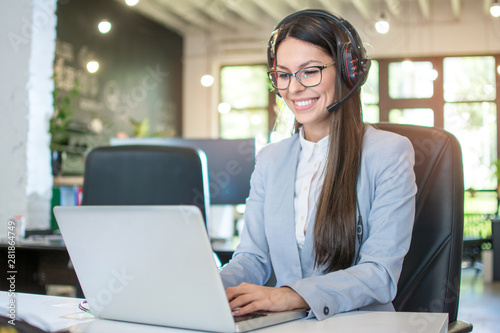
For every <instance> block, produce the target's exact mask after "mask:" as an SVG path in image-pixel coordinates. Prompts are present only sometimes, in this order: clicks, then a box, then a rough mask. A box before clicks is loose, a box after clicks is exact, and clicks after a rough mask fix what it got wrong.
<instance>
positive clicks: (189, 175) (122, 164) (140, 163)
mask: <svg viewBox="0 0 500 333" xmlns="http://www.w3.org/2000/svg"><path fill="white" fill-rule="evenodd" d="M181 204H186V205H195V206H197V207H199V208H200V210H201V212H202V214H203V217H204V219H205V222H206V223H207V224H208V209H209V207H210V199H209V191H208V171H207V166H206V157H205V154H204V153H202V152H201V151H198V150H196V149H194V148H187V147H166V146H146V145H137V146H110V147H99V148H95V149H93V150H92V151H91V152H90V153H89V154H88V156H87V159H86V162H85V174H84V181H83V198H82V205H181Z"/></svg>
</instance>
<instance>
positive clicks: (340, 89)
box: [221, 10, 416, 320]
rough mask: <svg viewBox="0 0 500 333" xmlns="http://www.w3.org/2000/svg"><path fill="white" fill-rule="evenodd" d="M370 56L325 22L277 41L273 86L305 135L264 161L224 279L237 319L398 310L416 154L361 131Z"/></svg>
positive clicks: (294, 20)
mask: <svg viewBox="0 0 500 333" xmlns="http://www.w3.org/2000/svg"><path fill="white" fill-rule="evenodd" d="M362 45H363V44H362V42H361V40H360V38H359V36H358V35H357V33H356V31H355V29H354V28H353V27H352V26H351V25H350V24H349V23H348V22H347V21H345V20H344V19H342V18H340V17H338V16H336V15H333V14H331V13H328V12H326V11H322V10H304V11H300V12H297V13H294V14H291V15H289V16H288V17H286V18H285V19H284V20H283V21H281V22H280V23H279V24H278V25H277V28H276V30H275V31H274V32H273V33H272V35H271V38H270V41H269V46H268V67H269V72H268V75H269V78H270V81H271V84H272V85H273V88H274V90H275V92H276V94H277V95H278V96H279V97H280V99H281V100H282V101H283V103H285V104H286V105H287V107H288V108H289V109H290V110H291V111H292V112H293V114H294V117H295V125H296V128H297V129H298V133H295V134H294V135H292V136H291V137H290V138H288V139H285V140H282V141H280V142H277V143H273V144H269V145H267V146H266V147H264V148H263V149H262V150H261V151H260V152H259V154H258V156H257V163H256V166H255V171H254V173H253V176H252V179H251V189H250V195H249V198H248V199H247V202H246V210H245V215H244V227H243V231H242V233H241V242H240V244H239V245H238V247H237V249H236V252H235V254H234V256H233V258H232V259H231V261H230V262H229V263H228V264H227V265H225V266H224V268H223V269H222V271H221V277H222V280H223V283H224V285H225V287H226V288H227V289H226V294H227V297H228V300H229V302H230V306H231V308H232V309H233V311H234V312H233V313H234V315H244V314H247V313H250V312H253V311H256V310H268V311H281V310H290V309H295V308H307V309H310V312H309V316H310V317H316V318H318V319H320V320H322V319H325V318H328V317H330V316H333V315H334V314H336V313H340V312H344V311H350V310H353V309H360V308H361V309H364V307H365V306H368V307H369V308H370V309H371V310H375V309H378V310H393V309H394V308H393V305H392V303H391V301H392V299H393V298H394V296H395V295H396V291H397V282H398V279H399V274H400V273H401V267H402V262H403V258H404V256H405V255H406V253H407V251H408V247H409V243H410V235H411V231H412V226H413V219H414V213H415V207H414V205H415V193H416V186H415V175H414V172H413V165H414V152H413V148H412V145H411V143H410V142H409V140H408V139H406V138H403V137H401V136H398V135H396V134H394V133H389V132H385V131H381V130H376V129H375V128H373V127H371V126H369V125H364V124H363V122H362V117H361V100H360V92H359V89H360V87H361V85H363V83H364V82H365V81H366V78H367V74H368V70H369V67H370V60H369V59H367V58H366V56H365V52H364V49H363V46H362ZM358 175H359V177H358ZM363 230H368V231H367V232H363ZM375 230H376V232H374V231H375ZM394 235H397V237H394ZM272 272H273V273H274V275H275V276H274V277H275V279H270V278H271V274H272ZM268 281H274V282H273V283H270V284H272V287H268V286H263V285H264V284H266V283H268Z"/></svg>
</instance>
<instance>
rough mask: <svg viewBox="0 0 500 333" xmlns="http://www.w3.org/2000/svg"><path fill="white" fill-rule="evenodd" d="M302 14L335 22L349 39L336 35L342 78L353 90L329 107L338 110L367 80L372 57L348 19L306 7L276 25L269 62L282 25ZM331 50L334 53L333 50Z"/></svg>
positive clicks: (271, 40) (269, 48) (273, 57)
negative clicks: (367, 54)
mask: <svg viewBox="0 0 500 333" xmlns="http://www.w3.org/2000/svg"><path fill="white" fill-rule="evenodd" d="M302 15H312V16H316V17H321V18H324V19H327V20H329V21H332V22H334V23H335V24H336V25H337V26H338V27H340V28H341V29H342V30H343V31H344V32H345V34H346V35H347V38H348V39H349V41H348V42H345V43H342V42H341V41H342V39H343V38H341V37H340V36H335V37H336V39H337V45H336V47H337V60H336V61H338V62H339V63H340V70H341V75H342V79H343V80H344V82H345V83H346V85H347V86H348V87H349V88H351V91H349V93H347V94H346V95H345V96H344V97H343V98H342V99H341V100H340V101H338V102H335V103H333V104H331V105H330V106H328V107H327V109H328V111H329V112H330V113H331V112H333V111H335V110H337V109H338V108H339V107H340V106H341V105H342V104H344V102H345V101H346V100H347V99H349V98H350V97H351V96H352V94H354V93H355V92H356V91H358V90H359V89H360V88H361V86H362V85H363V84H364V83H365V82H366V79H367V77H368V71H369V69H370V64H371V63H370V59H368V58H367V57H366V51H365V48H364V47H363V43H362V41H361V38H360V37H359V35H358V32H357V31H356V29H354V27H353V26H352V25H351V24H350V23H349V22H348V21H346V20H345V19H343V18H341V17H340V16H337V15H334V14H332V13H330V12H327V11H325V10H321V9H306V10H301V11H298V12H295V13H293V14H290V15H289V16H287V17H285V18H284V19H283V20H282V21H281V22H280V23H279V24H278V25H277V26H276V29H275V30H274V32H273V34H272V35H271V39H270V40H269V44H268V52H267V54H268V63H270V64H272V63H273V62H274V61H275V60H276V53H275V46H276V45H275V43H276V39H277V37H278V35H279V31H280V27H281V26H283V25H284V24H286V23H288V22H290V21H292V20H293V19H295V18H296V17H298V16H302ZM331 51H332V53H333V50H331ZM332 55H333V54H332ZM276 93H277V94H278V96H280V95H279V92H278V91H277V90H276Z"/></svg>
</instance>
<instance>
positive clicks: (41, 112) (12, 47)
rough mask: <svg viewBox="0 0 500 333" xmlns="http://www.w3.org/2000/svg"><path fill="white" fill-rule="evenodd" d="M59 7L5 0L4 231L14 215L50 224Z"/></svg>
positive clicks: (0, 215) (0, 217)
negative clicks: (51, 121) (50, 125)
mask: <svg viewBox="0 0 500 333" xmlns="http://www.w3.org/2000/svg"><path fill="white" fill-rule="evenodd" d="M55 10H56V0H29V1H27V0H23V1H1V2H0V36H1V37H2V38H1V39H0V50H1V51H0V52H1V53H0V54H1V55H0V66H1V67H0V68H1V70H0V73H1V75H0V106H1V107H0V119H1V120H0V156H1V157H0V159H1V162H0V236H3V235H4V234H5V233H6V231H7V229H6V222H7V220H8V219H9V218H11V217H13V216H14V215H24V216H25V218H26V222H27V228H48V227H49V226H50V199H51V195H52V175H51V171H50V150H49V140H50V135H49V133H48V121H49V118H50V116H51V114H52V110H53V107H52V95H51V92H52V89H53V82H52V80H51V77H52V63H53V58H54V49H55V39H56V15H55ZM2 226H5V227H2Z"/></svg>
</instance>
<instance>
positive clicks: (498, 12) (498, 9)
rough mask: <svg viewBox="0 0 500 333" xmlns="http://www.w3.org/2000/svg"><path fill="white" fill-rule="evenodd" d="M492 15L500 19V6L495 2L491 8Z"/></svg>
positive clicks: (496, 0)
mask: <svg viewBox="0 0 500 333" xmlns="http://www.w3.org/2000/svg"><path fill="white" fill-rule="evenodd" d="M490 14H491V16H493V17H500V4H499V3H498V0H495V1H494V2H493V4H492V5H491V7H490Z"/></svg>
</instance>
